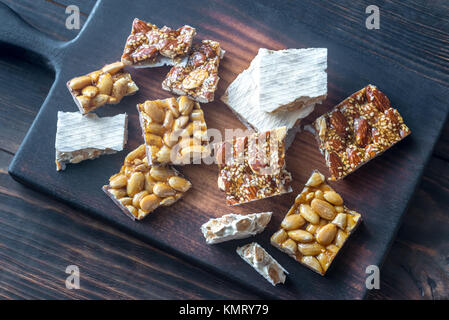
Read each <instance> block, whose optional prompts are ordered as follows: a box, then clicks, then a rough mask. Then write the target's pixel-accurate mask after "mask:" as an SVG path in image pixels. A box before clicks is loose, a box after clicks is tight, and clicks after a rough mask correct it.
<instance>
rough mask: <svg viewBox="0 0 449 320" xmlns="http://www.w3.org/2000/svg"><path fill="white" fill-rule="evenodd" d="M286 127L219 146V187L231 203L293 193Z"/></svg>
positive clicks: (217, 149)
mask: <svg viewBox="0 0 449 320" xmlns="http://www.w3.org/2000/svg"><path fill="white" fill-rule="evenodd" d="M285 135H286V128H285V127H281V128H277V129H273V130H270V131H266V132H262V133H254V134H252V135H250V136H245V137H237V138H234V139H233V140H232V141H225V142H222V143H219V144H217V145H216V160H217V163H218V166H219V169H220V172H219V176H218V187H219V188H220V190H222V191H224V192H225V194H226V202H227V204H228V205H238V204H242V203H246V202H250V201H254V200H259V199H264V198H267V197H272V196H276V195H280V194H283V193H287V192H291V191H292V189H291V187H290V182H291V180H292V178H291V174H290V173H289V172H288V171H287V170H286V169H285Z"/></svg>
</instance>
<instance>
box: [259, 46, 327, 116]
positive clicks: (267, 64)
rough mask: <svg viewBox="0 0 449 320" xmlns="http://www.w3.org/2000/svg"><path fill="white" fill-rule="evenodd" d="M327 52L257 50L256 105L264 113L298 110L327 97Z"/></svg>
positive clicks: (311, 49) (315, 49) (317, 50)
mask: <svg viewBox="0 0 449 320" xmlns="http://www.w3.org/2000/svg"><path fill="white" fill-rule="evenodd" d="M326 69H327V48H309V49H285V50H277V51H275V50H269V49H265V48H261V49H259V53H258V54H257V59H256V65H255V66H254V79H255V82H256V83H258V86H257V93H256V101H257V105H258V106H259V109H260V110H261V111H265V112H279V111H282V110H284V111H285V110H299V109H301V108H303V107H305V106H309V105H315V104H317V103H321V102H322V101H323V100H324V99H326V96H327V73H326Z"/></svg>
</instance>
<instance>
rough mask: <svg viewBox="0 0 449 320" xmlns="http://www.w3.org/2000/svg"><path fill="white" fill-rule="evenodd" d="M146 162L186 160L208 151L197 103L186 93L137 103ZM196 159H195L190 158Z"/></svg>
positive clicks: (205, 127) (203, 125) (204, 123)
mask: <svg viewBox="0 0 449 320" xmlns="http://www.w3.org/2000/svg"><path fill="white" fill-rule="evenodd" d="M137 110H138V111H139V119H140V126H141V128H142V134H143V136H144V139H145V145H146V148H147V156H148V160H149V163H150V164H178V165H182V164H189V163H191V158H192V157H193V161H196V160H198V159H199V160H201V158H203V157H208V156H209V154H210V149H209V138H208V135H207V126H206V121H205V120H204V114H203V111H202V110H201V107H200V104H199V103H198V102H195V101H193V100H191V99H190V98H188V97H186V96H181V97H179V98H178V100H176V99H175V98H169V99H165V100H155V101H145V102H144V103H142V104H138V105H137ZM194 163H196V162H194Z"/></svg>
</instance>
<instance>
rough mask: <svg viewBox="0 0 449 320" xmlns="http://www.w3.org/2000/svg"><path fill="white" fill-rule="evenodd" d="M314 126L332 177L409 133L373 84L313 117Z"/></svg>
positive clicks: (394, 110)
mask: <svg viewBox="0 0 449 320" xmlns="http://www.w3.org/2000/svg"><path fill="white" fill-rule="evenodd" d="M314 127H315V129H316V132H317V139H318V143H319V148H320V151H321V153H323V154H324V156H325V158H326V164H327V166H328V167H329V171H330V173H331V180H339V179H342V178H344V177H345V176H346V175H348V174H350V173H352V172H353V171H355V170H356V169H357V168H359V167H360V166H362V165H363V164H365V163H366V162H368V161H369V160H371V159H373V158H374V157H376V156H378V155H379V154H381V153H382V152H384V151H385V150H387V149H388V148H390V147H391V146H393V145H394V144H396V143H397V142H399V141H400V140H402V139H403V138H405V137H406V136H408V135H409V134H410V133H411V131H410V129H409V128H408V127H407V126H406V125H405V124H404V120H403V119H402V117H401V115H400V114H399V112H398V111H397V110H396V109H393V108H392V107H391V104H390V100H389V99H388V98H387V97H386V96H385V94H383V93H382V92H381V91H380V90H378V89H377V88H376V87H375V86H373V85H368V86H366V87H365V88H363V89H361V90H359V91H357V92H356V93H354V94H352V95H351V96H350V97H348V98H347V99H345V100H344V101H343V102H341V103H340V104H338V105H337V106H336V107H335V108H334V109H333V110H332V111H331V112H329V113H326V114H324V115H322V116H321V117H319V118H318V119H316V120H315V122H314Z"/></svg>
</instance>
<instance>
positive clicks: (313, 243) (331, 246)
mask: <svg viewBox="0 0 449 320" xmlns="http://www.w3.org/2000/svg"><path fill="white" fill-rule="evenodd" d="M361 221H362V217H361V215H360V214H359V213H357V212H355V211H353V210H350V209H348V208H347V207H346V206H344V205H343V199H342V198H341V196H340V195H339V194H338V193H337V192H335V191H334V190H333V189H332V188H331V187H330V186H329V185H328V184H326V180H325V178H324V176H323V175H322V174H321V173H319V172H318V171H314V172H313V173H312V175H311V177H310V178H309V180H308V181H307V183H306V186H305V188H304V189H303V190H302V192H301V193H300V194H299V195H298V196H297V197H296V199H295V203H294V204H293V206H292V207H291V208H290V210H289V211H288V212H287V215H286V216H285V218H284V220H283V221H282V223H281V228H280V229H279V230H278V231H277V232H276V233H274V234H273V235H272V236H271V244H272V245H273V246H275V247H276V248H278V249H279V250H281V251H283V252H285V253H287V254H288V255H289V256H290V257H292V258H293V259H295V260H297V261H298V262H300V263H301V264H303V265H305V266H306V267H308V268H310V269H311V270H313V271H315V272H317V273H319V274H321V275H324V274H325V273H326V271H327V270H328V268H329V266H330V265H331V263H332V261H333V260H334V258H335V257H336V256H337V254H338V252H339V251H340V250H341V248H342V247H343V245H344V244H345V242H346V239H347V238H348V237H349V236H350V235H351V234H352V233H353V232H354V230H355V229H356V228H357V226H358V225H359V224H360V222H361Z"/></svg>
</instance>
